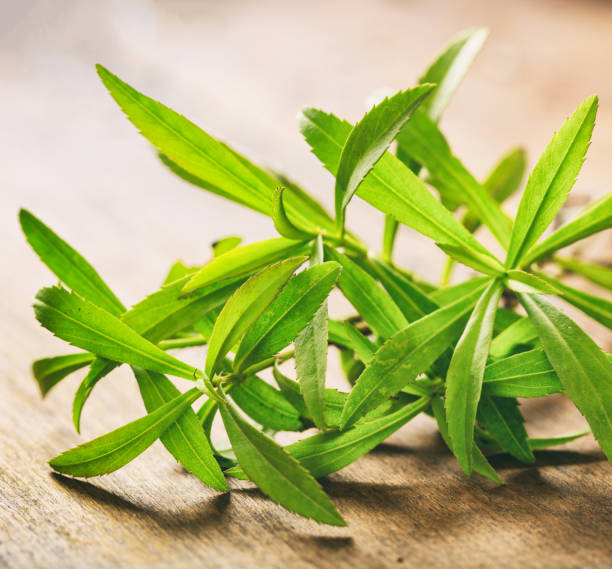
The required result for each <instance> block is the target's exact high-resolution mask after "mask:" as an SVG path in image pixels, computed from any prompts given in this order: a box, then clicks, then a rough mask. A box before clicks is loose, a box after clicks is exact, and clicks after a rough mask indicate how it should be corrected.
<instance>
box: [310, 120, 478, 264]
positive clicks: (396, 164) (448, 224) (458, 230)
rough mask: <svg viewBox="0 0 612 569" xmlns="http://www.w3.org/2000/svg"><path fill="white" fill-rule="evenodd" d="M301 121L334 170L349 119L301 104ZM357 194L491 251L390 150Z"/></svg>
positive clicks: (402, 218)
mask: <svg viewBox="0 0 612 569" xmlns="http://www.w3.org/2000/svg"><path fill="white" fill-rule="evenodd" d="M299 121H300V129H301V131H302V134H303V135H304V136H305V138H306V141H307V142H308V144H309V145H310V146H311V148H312V151H313V152H314V154H315V155H316V156H317V158H319V160H321V162H322V163H323V165H324V166H325V167H326V168H327V169H328V170H329V171H330V172H331V173H332V174H333V175H334V176H335V175H336V172H337V171H338V164H339V162H340V155H341V152H342V148H343V147H344V144H345V142H346V140H347V138H348V136H349V134H350V132H351V125H350V124H349V123H348V122H346V121H342V120H340V119H339V118H338V117H336V116H334V115H332V114H327V113H324V112H323V111H320V110H317V109H313V108H306V109H303V110H302V112H301V115H300V116H299ZM408 124H409V123H408ZM357 195H358V196H359V197H361V198H362V199H364V200H365V201H367V202H368V203H370V204H371V205H373V206H374V207H375V208H377V209H379V210H380V211H382V212H383V213H387V214H390V215H392V216H393V217H395V218H396V219H397V220H398V221H399V222H400V223H403V224H405V225H408V226H409V227H412V228H413V229H415V230H417V231H418V232H420V233H422V234H423V235H426V236H427V237H429V238H430V239H433V240H434V241H436V242H438V243H450V244H453V245H462V246H464V247H465V248H466V249H468V250H473V251H479V252H480V253H485V254H486V253H487V250H486V249H485V248H484V247H483V246H482V245H481V244H480V243H479V242H478V241H477V240H476V239H475V238H474V236H473V235H472V234H471V233H469V232H468V231H467V230H466V229H465V227H463V225H462V224H461V223H460V222H459V221H458V220H457V219H455V218H454V217H453V215H452V214H451V213H450V212H449V211H448V210H447V209H446V208H445V207H444V206H443V205H442V204H441V203H440V202H439V201H438V200H436V198H435V197H434V196H433V195H432V194H431V192H430V191H429V190H428V189H427V187H426V186H425V185H424V184H423V182H422V181H421V180H419V178H418V177H417V176H415V174H414V173H413V172H412V171H411V170H410V168H408V167H407V166H405V165H404V164H403V163H402V162H401V161H400V160H399V159H398V158H396V157H395V156H393V155H392V154H390V153H388V152H387V153H385V154H383V156H382V158H381V159H380V160H379V161H378V163H377V164H376V165H375V166H374V168H373V170H372V172H370V174H369V175H368V176H366V178H365V179H364V180H363V182H362V184H361V185H360V186H359V189H358V191H357Z"/></svg>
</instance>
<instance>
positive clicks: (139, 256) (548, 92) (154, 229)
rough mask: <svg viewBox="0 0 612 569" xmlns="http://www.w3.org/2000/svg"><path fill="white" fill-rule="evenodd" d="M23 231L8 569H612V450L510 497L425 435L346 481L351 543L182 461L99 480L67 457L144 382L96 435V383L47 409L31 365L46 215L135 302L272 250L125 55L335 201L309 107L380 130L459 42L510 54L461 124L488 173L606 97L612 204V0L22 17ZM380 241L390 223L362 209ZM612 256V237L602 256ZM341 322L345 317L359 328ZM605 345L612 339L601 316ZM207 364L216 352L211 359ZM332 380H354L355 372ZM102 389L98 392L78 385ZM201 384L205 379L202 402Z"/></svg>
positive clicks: (542, 457)
mask: <svg viewBox="0 0 612 569" xmlns="http://www.w3.org/2000/svg"><path fill="white" fill-rule="evenodd" d="M2 10H3V14H2V16H3V17H2V18H0V26H1V29H2V34H0V61H1V62H2V66H0V74H1V75H0V77H1V78H2V89H0V103H1V104H2V109H3V129H2V132H3V136H2V152H0V176H1V181H2V190H1V192H2V193H1V194H0V195H1V200H2V201H1V208H0V214H1V215H2V219H1V221H0V239H1V242H2V246H1V247H0V250H1V251H2V261H3V263H2V266H3V272H2V275H3V278H2V281H1V283H0V286H1V289H0V293H1V294H0V303H1V310H2V312H1V313H2V317H1V318H0V337H1V338H2V341H1V342H0V461H1V462H0V566H2V567H16V568H21V567H24V568H25V567H28V568H36V567H45V568H55V567H62V568H71V567H105V568H106V567H109V568H110V567H136V568H138V567H149V568H150V567H153V568H157V567H178V568H182V567H190V568H192V567H223V568H234V567H249V568H250V567H258V568H259V567H282V568H287V567H292V568H293V567H298V568H299V567H324V568H327V567H330V568H331V567H334V568H344V567H351V568H352V569H357V568H361V567H368V568H369V567H423V566H431V567H441V568H447V567H448V568H464V567H465V568H471V567H527V568H530V567H534V568H535V567H563V568H574V567H609V566H610V564H611V558H612V549H611V541H610V534H611V531H612V513H611V512H612V476H611V469H610V466H609V465H608V464H607V463H606V462H605V460H604V457H603V455H602V454H601V453H600V452H599V451H598V449H597V446H596V445H595V443H594V441H593V440H592V439H591V438H587V439H585V440H583V441H579V442H575V443H573V444H571V445H567V446H566V447H564V448H562V449H560V450H558V451H547V452H539V453H537V464H536V465H535V466H533V467H522V466H520V465H519V464H517V463H516V462H514V461H512V460H510V459H509V458H507V457H496V458H494V459H493V464H494V466H495V467H496V468H498V469H499V471H500V473H501V474H502V476H503V477H504V478H505V479H506V481H507V484H506V485H505V486H503V487H498V486H496V485H494V484H492V483H490V482H488V481H486V480H483V479H481V478H477V477H474V478H473V479H466V478H465V477H464V476H463V474H461V472H460V470H459V467H458V466H457V464H456V461H455V460H454V459H453V458H452V457H451V456H450V454H449V452H448V451H447V450H446V448H445V447H444V445H443V443H442V442H441V441H440V439H439V437H438V435H437V433H436V429H435V426H434V424H433V422H432V421H431V420H430V419H428V418H427V417H422V418H420V419H418V420H416V421H415V422H414V423H412V424H410V425H408V426H407V427H406V428H404V429H403V430H402V431H400V432H399V433H398V434H396V435H395V436H393V437H392V438H391V439H390V440H389V441H388V442H387V443H385V444H383V445H381V446H380V447H379V448H378V449H376V450H375V451H374V452H372V453H371V454H370V455H369V456H367V457H364V458H363V459H361V460H359V461H357V462H356V463H355V464H353V465H351V466H350V467H348V468H346V469H345V470H343V471H342V472H340V473H337V474H334V475H331V476H329V477H328V478H327V479H325V480H324V481H323V484H324V486H325V488H326V490H327V491H328V492H329V494H330V495H331V496H332V498H333V499H334V501H335V503H336V504H337V506H338V509H339V510H340V512H341V513H342V515H343V516H344V517H345V519H346V520H347V522H348V527H346V528H328V527H324V526H321V525H318V524H316V523H314V522H311V521H306V520H303V519H301V518H299V517H297V516H295V515H292V514H290V513H288V512H286V511H284V510H283V509H282V508H280V507H278V506H276V505H274V504H273V503H271V502H270V501H269V500H266V499H264V498H263V497H262V496H261V494H260V493H259V492H258V491H256V490H254V489H252V488H251V487H250V486H249V485H248V484H246V483H234V482H232V487H233V489H234V491H233V492H232V493H231V494H229V495H228V494H218V493H215V492H214V491H210V490H208V489H207V488H205V487H203V485H202V484H200V483H199V482H198V481H197V480H196V479H195V478H193V477H192V476H189V475H187V474H185V473H184V472H183V471H182V470H181V469H180V468H179V467H178V466H177V465H176V463H175V462H174V460H173V459H172V458H171V457H169V456H168V455H167V454H166V453H165V451H164V449H163V448H162V447H161V445H159V444H156V445H154V446H153V447H152V448H151V449H150V450H149V451H147V452H146V453H145V454H144V455H142V456H141V457H139V458H138V459H137V460H136V461H134V462H133V463H132V464H130V465H128V466H127V467H126V468H124V469H122V470H121V471H119V472H116V473H113V474H111V475H108V476H105V477H103V478H99V479H92V480H90V481H87V482H86V481H81V480H75V479H70V478H65V477H61V476H56V475H53V474H51V472H50V470H49V468H48V467H47V465H46V461H47V460H48V459H49V458H50V457H52V456H54V455H55V454H57V453H58V452H59V451H61V450H64V449H66V448H68V447H70V446H73V445H74V444H77V443H78V442H81V441H83V440H87V439H89V438H91V437H93V436H97V435H99V434H102V433H104V432H106V431H108V430H110V429H112V428H114V427H117V426H119V425H121V424H123V423H124V422H126V421H128V420H131V419H134V418H136V417H138V416H139V415H141V414H142V413H143V407H142V404H141V403H140V401H139V399H138V395H137V392H136V388H135V386H134V381H133V380H132V378H131V377H130V375H129V374H128V373H127V371H126V370H123V369H121V370H118V371H117V372H116V373H114V374H112V375H111V376H110V377H108V378H106V379H105V380H104V381H103V382H101V383H100V385H99V386H98V387H97V388H96V390H95V392H94V394H93V396H92V398H91V400H90V401H89V402H88V403H87V406H86V408H85V411H84V419H83V424H84V427H83V431H84V432H83V437H79V436H78V435H77V434H76V433H74V431H73V429H72V427H71V421H70V406H71V398H72V395H73V393H74V390H75V389H76V386H77V385H78V382H79V381H80V378H81V377H82V374H75V376H74V377H70V378H69V379H67V380H65V382H64V383H63V384H61V385H60V386H58V387H57V388H56V390H54V391H53V392H52V393H51V394H50V395H49V397H48V398H47V399H46V400H45V401H41V400H40V397H39V394H38V392H37V389H36V386H35V384H34V381H33V380H32V378H31V376H30V371H29V365H30V362H31V361H32V360H33V359H35V358H37V357H44V356H48V355H53V354H56V353H60V352H66V351H68V350H66V348H65V347H64V346H63V345H62V344H61V342H59V341H57V340H55V339H54V338H52V337H50V335H49V334H48V333H46V332H45V331H43V330H41V329H40V328H39V326H38V325H37V324H36V322H35V321H34V319H33V315H32V311H31V309H30V306H29V305H30V304H31V301H32V298H33V295H34V293H35V291H36V290H37V289H38V288H39V287H40V286H42V285H44V284H51V283H53V282H54V280H53V277H52V276H51V275H50V274H49V273H48V271H47V270H46V269H45V268H44V267H42V266H41V265H40V263H39V262H38V260H37V259H36V258H35V257H34V255H33V254H32V253H31V251H29V250H28V248H27V246H26V244H25V242H24V240H23V238H22V237H21V235H20V234H19V230H18V226H17V220H16V214H17V209H18V207H19V206H26V207H28V208H30V209H31V210H32V211H33V212H34V213H36V214H37V215H39V216H41V217H42V218H43V219H44V220H45V221H46V222H47V223H49V224H50V225H51V226H52V227H53V228H54V229H56V230H57V231H58V233H60V235H62V236H64V237H65V238H66V239H67V240H68V241H69V242H71V243H73V244H74V245H76V246H77V248H79V250H81V252H82V253H83V254H85V255H86V257H87V258H88V259H90V261H91V262H92V263H93V264H94V265H95V266H96V267H97V268H98V270H99V271H100V272H101V274H102V275H103V276H104V277H105V278H106V280H107V281H108V282H109V284H110V285H111V286H112V287H113V288H114V290H116V292H117V293H118V294H119V296H120V297H121V298H122V299H123V300H124V301H125V302H126V303H133V302H136V301H137V300H139V298H141V297H142V296H143V295H144V294H146V293H148V292H150V291H152V290H154V289H155V288H156V286H157V285H158V283H159V282H160V281H161V280H162V278H163V275H164V271H165V270H166V268H167V267H168V266H169V264H170V263H171V262H172V261H173V260H175V259H176V258H177V257H182V258H183V259H184V260H185V261H187V262H194V263H196V262H201V261H203V260H205V259H206V257H207V255H208V244H209V243H210V242H211V241H212V240H213V239H215V238H217V237H219V236H222V235H227V234H231V233H235V232H239V233H240V234H241V235H243V236H244V237H245V238H247V239H250V240H252V239H257V238H261V237H265V236H270V235H271V234H272V226H271V223H270V222H269V220H266V219H264V218H262V217H260V216H257V215H256V214H251V213H249V212H244V211H243V210H241V209H240V208H238V207H237V206H234V205H232V204H230V203H226V202H224V201H222V200H220V199H218V198H215V197H214V196H210V195H205V194H202V193H201V192H198V191H196V190H194V189H192V188H190V187H188V186H186V185H184V184H182V183H180V182H178V181H176V180H175V179H174V178H173V177H172V176H170V175H169V174H168V173H167V172H165V171H164V170H163V169H162V168H161V167H160V166H159V165H158V164H157V162H156V159H155V157H154V155H153V153H152V152H151V150H150V148H149V147H148V146H147V144H146V143H145V142H144V141H143V140H142V139H141V138H139V136H138V135H137V134H136V132H135V130H134V129H133V127H132V126H131V125H129V124H128V123H127V121H125V119H124V118H123V117H122V116H121V114H120V112H119V111H118V110H117V109H116V108H115V107H114V104H113V103H112V101H111V100H110V98H109V97H108V96H107V94H106V93H105V92H104V90H103V89H102V87H101V86H100V85H99V83H98V80H97V77H96V76H95V74H94V72H93V63H94V62H96V61H100V62H101V63H104V64H105V65H107V66H108V67H109V68H110V69H111V70H113V71H115V72H116V73H118V74H119V75H120V76H122V77H123V78H125V79H127V80H128V81H129V82H131V83H133V84H134V85H135V86H137V87H139V88H141V89H142V90H144V91H145V92H147V93H149V94H151V95H153V96H155V97H156V98H158V99H160V100H162V101H164V102H166V103H167V104H169V105H171V106H173V107H175V108H177V109H178V110H180V111H181V112H183V113H185V114H186V115H187V116H189V117H191V118H193V119H194V120H195V121H196V122H197V123H199V124H201V125H202V126H203V127H204V128H206V129H208V130H210V131H211V132H212V133H213V134H215V135H217V136H219V137H220V138H222V139H224V140H227V141H229V142H231V143H232V144H234V145H235V146H236V147H237V148H239V149H240V150H242V151H244V152H245V153H246V154H247V155H248V156H251V157H253V158H254V159H256V160H258V161H260V162H263V163H268V164H271V165H273V166H275V167H277V168H282V169H283V170H285V171H287V172H290V173H291V174H292V175H293V176H295V177H296V178H297V179H298V180H300V181H301V182H303V183H304V185H306V186H307V187H309V188H312V191H313V193H315V194H316V195H317V196H318V197H319V198H320V199H321V200H322V201H324V202H325V203H326V204H328V205H329V204H331V201H332V200H331V191H332V183H331V179H330V177H329V176H328V175H327V174H326V173H325V172H323V170H322V168H321V167H320V165H319V164H318V163H317V161H316V159H314V158H313V157H312V156H310V155H309V153H308V150H307V148H306V145H305V144H304V143H303V141H302V140H301V137H300V135H299V134H298V132H297V129H296V128H295V124H294V117H295V112H296V111H297V109H298V108H299V107H300V106H301V105H304V104H313V105H319V106H321V107H324V108H328V109H330V110H333V111H336V112H339V113H340V114H343V115H344V116H347V117H348V118H353V119H354V118H357V117H358V116H359V115H360V114H361V112H362V111H363V99H364V97H365V96H366V95H368V93H369V92H371V91H372V90H373V89H375V88H378V87H387V86H388V87H392V88H396V89H397V88H402V87H406V86H407V85H409V84H410V83H411V82H412V80H413V79H414V78H415V77H416V76H417V75H418V73H419V71H420V70H421V69H422V68H423V67H424V65H425V64H426V62H427V61H428V58H429V57H430V56H431V55H432V54H433V53H434V52H435V50H436V49H437V48H438V47H439V46H440V45H441V44H443V43H444V42H445V41H446V39H447V38H449V37H450V36H452V35H453V34H454V33H455V32H456V31H458V30H461V29H464V28H466V27H470V26H473V25H483V24H486V25H488V26H489V27H490V28H491V37H490V40H489V42H488V45H487V47H486V48H485V50H484V52H483V54H482V55H481V56H480V58H479V59H478V61H477V63H476V65H475V66H474V71H473V73H472V75H471V77H470V79H469V80H468V81H466V82H465V84H464V85H463V86H462V88H461V90H460V92H459V93H458V95H457V97H456V99H455V100H454V101H453V103H452V104H451V106H450V107H449V109H448V113H447V115H446V117H445V119H444V121H443V127H444V129H445V131H446V132H447V133H448V136H449V139H450V141H451V143H452V144H453V146H454V148H455V149H456V152H457V153H458V154H459V155H460V156H461V157H463V158H464V159H465V161H466V163H467V164H468V165H469V166H470V167H471V168H473V169H474V171H475V172H476V173H477V174H478V175H479V176H481V175H483V174H484V173H485V172H486V171H487V169H488V168H489V167H490V165H491V164H492V163H493V162H494V161H495V159H496V158H497V157H498V156H500V155H501V154H502V153H503V152H505V151H506V150H507V149H508V148H509V147H510V146H512V145H515V144H517V143H524V144H525V145H526V147H527V149H528V151H529V153H530V157H531V159H532V161H533V157H534V156H537V154H538V153H539V152H541V150H542V149H543V147H544V145H545V144H546V142H547V140H548V139H549V138H550V135H551V133H552V132H553V131H554V130H555V129H556V128H558V126H559V125H560V124H561V122H562V120H563V118H564V117H565V116H566V115H567V114H569V113H570V112H571V111H572V109H573V108H574V107H575V106H577V104H578V103H579V102H580V101H581V100H582V99H584V98H585V97H586V96H588V95H590V94H592V93H598V94H599V95H600V99H601V108H600V113H599V118H598V127H597V129H596V133H595V136H594V139H593V145H592V148H591V150H590V153H589V160H588V162H587V165H586V166H585V169H584V171H583V173H582V175H581V177H580V179H579V181H578V184H577V186H576V188H575V190H574V192H573V197H572V202H573V203H575V204H580V203H581V202H583V201H585V200H586V199H590V198H591V197H596V196H598V195H601V194H602V193H603V192H604V191H607V190H608V189H609V188H610V183H611V181H612V173H611V170H610V159H609V157H610V155H611V153H612V79H610V74H609V69H610V53H612V33H611V32H612V6H611V5H610V4H609V3H607V2H560V1H555V2H523V1H520V0H519V1H516V2H512V3H503V2H484V1H482V2H477V1H470V2H462V3H458V2H457V3H456V2H451V1H450V0H449V1H448V2H426V1H421V2H416V1H415V2H400V1H387V2H376V3H374V2H367V3H366V2H363V3H362V2H349V1H348V0H347V1H343V2H312V3H308V4H307V5H306V4H304V5H299V4H288V3H280V2H253V3H246V2H228V3H192V2H186V1H183V2H145V1H133V2H95V3H93V2H92V3H80V2H72V1H66V0H56V1H54V2H33V1H32V2H14V3H8V2H5V3H3V6H2ZM351 208H352V209H351V212H350V214H349V215H350V216H351V217H352V219H353V223H352V225H353V227H354V228H355V230H356V231H357V233H359V234H360V235H362V236H364V237H365V238H366V239H368V240H369V241H370V242H371V243H378V240H379V236H380V235H379V230H377V229H375V227H376V226H378V225H377V224H379V222H380V220H381V218H382V216H381V215H380V214H378V213H377V212H375V211H373V210H371V209H369V208H366V207H364V206H363V205H362V204H355V205H352V206H351ZM433 251H434V249H433V248H432V247H431V246H430V245H429V244H427V243H425V242H424V241H423V240H421V239H419V238H418V237H417V236H416V235H415V234H414V233H413V232H411V231H409V230H403V231H402V233H401V235H400V243H399V248H398V259H399V261H400V262H401V263H402V264H404V265H405V266H408V267H410V268H412V269H415V270H419V271H421V272H425V273H426V274H428V275H429V276H430V277H431V278H435V277H436V276H437V275H438V272H439V266H438V264H437V258H436V257H435V254H434V253H433ZM586 253H587V255H588V256H589V257H590V258H598V259H600V260H608V261H609V260H610V238H609V236H604V237H603V238H601V239H599V240H598V241H596V242H594V243H590V244H589V245H588V246H587V248H586ZM342 309H343V308H342V307H339V308H338V310H342ZM582 322H584V324H585V326H588V327H589V329H590V330H591V331H592V332H593V333H594V334H595V335H596V338H597V339H598V341H599V342H600V344H601V345H602V346H603V347H606V348H607V349H612V338H610V334H609V332H608V331H605V330H604V329H602V328H601V327H598V326H594V325H593V324H592V322H590V321H588V319H586V318H585V319H582ZM188 357H189V358H190V360H191V361H192V362H193V363H196V364H201V362H202V354H201V353H200V352H199V351H198V350H194V351H192V352H190V353H189V355H188ZM330 366H331V369H330V383H335V382H339V378H340V374H339V369H338V364H337V361H336V359H335V358H334V357H333V356H332V360H331V362H330ZM76 376H79V377H76ZM182 386H184V384H181V387H182ZM524 408H525V410H526V414H527V417H528V419H529V422H528V430H529V432H530V434H531V435H532V436H542V435H546V434H558V433H564V432H568V431H571V430H572V429H575V428H580V427H582V426H583V425H584V422H583V420H582V418H581V417H580V416H579V415H578V414H577V413H576V412H575V410H573V408H572V406H571V405H570V404H569V402H568V401H567V400H565V399H563V398H549V399H546V400H542V401H536V402H532V403H531V404H526V405H524Z"/></svg>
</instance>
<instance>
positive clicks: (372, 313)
mask: <svg viewBox="0 0 612 569" xmlns="http://www.w3.org/2000/svg"><path fill="white" fill-rule="evenodd" d="M325 255H326V257H327V258H329V259H332V260H333V261H336V262H338V263H340V264H341V265H342V274H341V275H340V278H339V279H338V286H339V288H340V290H341V291H342V294H344V296H345V297H346V298H347V300H348V301H349V302H350V303H351V304H352V305H353V306H354V307H355V308H356V309H357V312H359V314H360V315H361V317H362V318H363V319H364V320H365V321H366V322H367V323H368V325H369V326H370V328H372V330H373V331H374V333H375V334H376V335H377V336H380V337H381V338H390V337H391V336H393V334H395V332H397V331H398V330H401V329H402V328H405V327H406V325H407V324H408V321H407V320H406V318H405V317H404V315H403V314H402V312H401V310H400V309H399V308H398V307H397V305H396V304H395V303H394V302H393V300H392V299H391V297H390V296H389V295H388V294H387V293H386V292H385V291H384V290H383V289H382V288H381V287H380V286H379V285H378V283H377V282H376V280H374V278H373V277H371V276H370V275H369V274H368V273H366V272H365V271H364V270H363V269H362V268H361V267H360V266H359V265H357V264H356V263H355V262H354V261H352V260H351V259H349V257H347V256H346V255H343V254H342V253H339V252H338V251H335V250H333V249H331V248H329V247H326V248H325Z"/></svg>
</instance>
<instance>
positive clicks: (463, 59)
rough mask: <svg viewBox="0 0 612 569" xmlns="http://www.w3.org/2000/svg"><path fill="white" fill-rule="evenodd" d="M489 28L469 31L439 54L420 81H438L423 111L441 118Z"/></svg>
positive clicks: (423, 104)
mask: <svg viewBox="0 0 612 569" xmlns="http://www.w3.org/2000/svg"><path fill="white" fill-rule="evenodd" d="M487 35H488V31H487V30H486V29H485V28H475V29H473V30H467V31H465V32H462V33H461V34H460V35H458V36H457V37H456V38H455V39H453V40H452V41H451V42H450V44H449V45H448V46H447V47H446V48H444V50H443V51H442V52H441V53H440V54H439V55H438V57H436V59H435V60H434V61H433V63H432V64H431V65H430V66H429V68H428V69H427V71H425V73H424V74H423V75H422V76H421V77H420V78H419V84H423V83H435V85H436V87H435V88H434V90H433V91H432V93H431V95H429V97H427V99H425V101H423V103H422V105H421V110H422V111H423V112H425V113H427V115H428V116H429V117H431V118H432V119H433V120H434V121H436V122H437V121H438V120H439V119H440V116H441V115H442V112H443V111H444V109H445V108H446V106H447V105H448V103H449V101H450V99H451V97H452V96H453V94H454V92H455V91H456V90H457V87H458V86H459V83H460V82H461V80H462V79H463V77H464V75H465V74H466V72H467V70H468V68H469V67H470V65H471V64H472V61H474V58H475V57H476V55H477V54H478V52H479V51H480V48H481V47H482V44H483V43H484V41H485V40H486V39H487Z"/></svg>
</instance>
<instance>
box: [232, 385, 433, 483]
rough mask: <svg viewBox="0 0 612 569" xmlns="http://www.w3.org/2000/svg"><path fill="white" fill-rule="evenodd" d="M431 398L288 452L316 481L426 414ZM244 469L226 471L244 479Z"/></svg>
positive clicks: (291, 447)
mask: <svg viewBox="0 0 612 569" xmlns="http://www.w3.org/2000/svg"><path fill="white" fill-rule="evenodd" d="M428 405H429V398H428V397H422V398H421V399H418V400H417V401H415V402H412V403H410V404H408V405H406V406H403V407H400V408H399V409H397V410H394V411H392V412H391V413H388V414H386V415H383V416H382V417H379V418H376V419H372V420H371V421H367V422H363V423H359V424H357V425H355V426H354V427H352V428H351V429H348V430H346V431H327V432H326V433H319V434H316V435H313V436H312V437H308V438H306V439H302V440H301V441H298V442H296V443H293V444H291V445H289V446H287V447H285V450H286V451H287V452H288V453H290V454H291V456H293V457H294V458H296V459H297V460H299V461H300V463H301V464H302V466H304V467H305V468H307V469H308V470H309V471H310V472H311V474H312V475H313V476H314V477H315V478H321V477H323V476H327V475H328V474H331V473H332V472H337V471H338V470H341V469H342V468H344V467H345V466H348V465H349V464H351V463H352V462H355V461H356V460H357V459H358V458H360V457H362V456H363V455H364V454H367V453H368V452H370V451H371V450H372V449H373V448H374V447H376V446H378V445H379V444H380V443H381V442H383V441H384V440H385V439H387V438H389V437H390V436H391V435H392V434H393V433H394V432H395V431H397V430H398V429H400V428H401V427H403V426H404V425H405V424H406V423H407V422H408V421H410V420H411V419H413V418H414V417H416V416H417V415H418V414H419V413H421V412H422V411H424V410H425V409H426V407H427V406H428ZM240 470H241V469H231V470H228V471H226V474H227V475H229V476H237V477H240V474H241V472H240Z"/></svg>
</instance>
